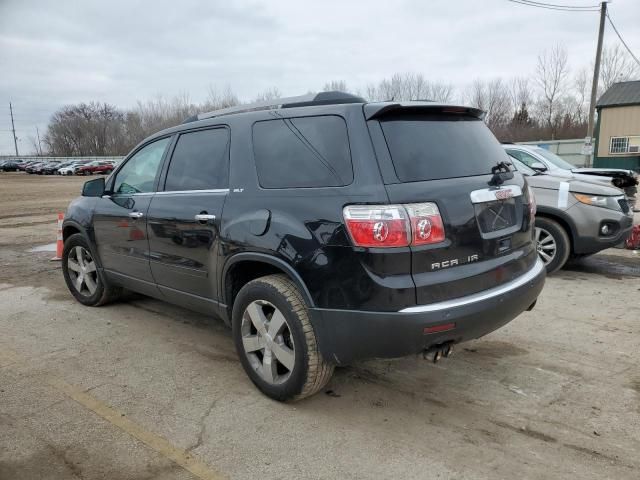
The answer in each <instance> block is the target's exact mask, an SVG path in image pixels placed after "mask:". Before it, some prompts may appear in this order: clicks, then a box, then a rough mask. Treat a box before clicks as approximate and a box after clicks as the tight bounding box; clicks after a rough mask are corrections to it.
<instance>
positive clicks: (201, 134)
mask: <svg viewBox="0 0 640 480" xmlns="http://www.w3.org/2000/svg"><path fill="white" fill-rule="evenodd" d="M228 145H229V131H228V130H227V129H226V128H216V129H212V130H200V131H197V132H189V133H183V134H182V135H180V137H179V138H178V142H177V143H176V148H175V149H174V150H173V155H172V156H171V163H170V164H169V170H168V171H167V180H166V182H165V184H164V189H165V191H169V192H170V191H178V190H210V189H216V188H227V186H228V178H229V161H228V157H229V154H228V152H229V149H228Z"/></svg>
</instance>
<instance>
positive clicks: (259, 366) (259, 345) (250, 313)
mask: <svg viewBox="0 0 640 480" xmlns="http://www.w3.org/2000/svg"><path fill="white" fill-rule="evenodd" d="M240 331H241V334H242V345H243V348H244V353H245V355H246V356H247V359H248V360H249V363H250V364H251V367H252V368H253V369H254V370H255V371H256V373H257V374H258V375H260V377H261V378H262V380H264V381H265V382H267V383H269V384H271V385H277V384H281V383H283V382H286V381H287V379H288V378H289V377H290V376H291V372H292V371H293V367H294V365H295V357H296V352H295V345H294V343H293V338H292V335H291V330H290V328H289V324H288V323H287V320H286V319H285V317H284V315H283V314H282V312H281V311H280V310H278V309H277V308H276V307H275V306H274V305H273V304H271V303H269V302H267V301H265V300H255V301H253V302H251V303H250V304H249V305H248V306H247V308H246V309H245V311H244V313H243V315H242V323H241V327H240Z"/></svg>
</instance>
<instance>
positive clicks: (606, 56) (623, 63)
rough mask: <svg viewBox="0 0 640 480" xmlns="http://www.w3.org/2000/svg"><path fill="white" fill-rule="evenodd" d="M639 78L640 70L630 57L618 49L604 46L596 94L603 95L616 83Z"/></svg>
mask: <svg viewBox="0 0 640 480" xmlns="http://www.w3.org/2000/svg"><path fill="white" fill-rule="evenodd" d="M638 78H640V68H638V64H637V63H636V62H634V60H633V59H632V58H631V56H630V55H629V54H628V53H627V52H625V51H624V50H622V49H621V48H620V45H617V44H616V45H615V46H613V47H611V46H607V45H605V47H604V48H603V49H602V60H601V62H600V81H599V82H598V92H599V93H598V94H599V95H601V94H602V93H604V92H605V91H606V90H607V89H608V88H609V87H610V86H611V85H613V84H614V83H616V82H626V81H628V80H636V79H638Z"/></svg>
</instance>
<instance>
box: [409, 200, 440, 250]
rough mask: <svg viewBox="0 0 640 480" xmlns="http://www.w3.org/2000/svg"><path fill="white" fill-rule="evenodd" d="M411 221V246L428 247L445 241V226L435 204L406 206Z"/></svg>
mask: <svg viewBox="0 0 640 480" xmlns="http://www.w3.org/2000/svg"><path fill="white" fill-rule="evenodd" d="M405 208H406V209H407V212H408V213H409V218H410V219H411V244H412V245H427V244H430V243H438V242H442V241H443V240H444V225H443V224H442V217H441V216H440V211H439V210H438V207H437V205H436V204H435V203H413V204H409V205H405Z"/></svg>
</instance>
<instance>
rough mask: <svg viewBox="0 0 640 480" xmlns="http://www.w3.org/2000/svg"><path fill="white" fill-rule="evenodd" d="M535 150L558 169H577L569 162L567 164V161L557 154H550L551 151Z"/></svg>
mask: <svg viewBox="0 0 640 480" xmlns="http://www.w3.org/2000/svg"><path fill="white" fill-rule="evenodd" d="M533 150H535V152H536V153H537V154H538V155H542V156H543V157H544V158H546V159H547V160H549V161H550V162H551V163H553V164H554V165H555V166H556V167H558V168H561V169H563V170H573V169H574V168H575V167H574V166H573V165H571V164H570V163H569V162H567V161H566V160H563V159H562V158H560V157H559V156H558V155H556V154H555V153H552V152H550V151H549V150H546V149H544V148H534V149H533Z"/></svg>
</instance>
